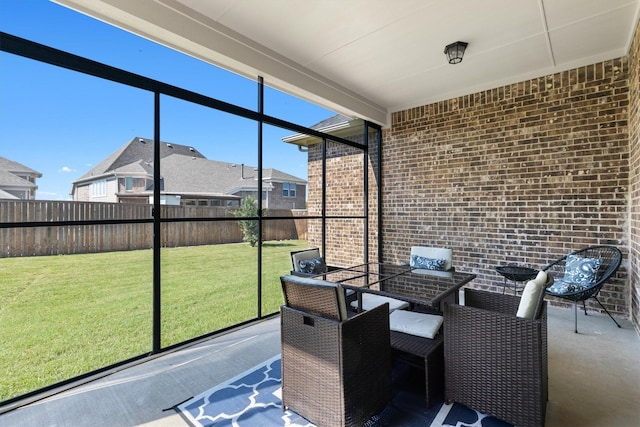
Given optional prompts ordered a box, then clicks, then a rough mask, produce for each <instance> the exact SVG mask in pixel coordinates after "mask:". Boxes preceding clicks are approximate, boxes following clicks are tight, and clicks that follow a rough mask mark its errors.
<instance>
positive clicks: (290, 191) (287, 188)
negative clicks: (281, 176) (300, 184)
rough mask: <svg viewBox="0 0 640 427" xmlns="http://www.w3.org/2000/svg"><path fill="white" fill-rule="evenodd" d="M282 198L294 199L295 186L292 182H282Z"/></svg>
mask: <svg viewBox="0 0 640 427" xmlns="http://www.w3.org/2000/svg"><path fill="white" fill-rule="evenodd" d="M282 197H296V184H295V183H293V182H283V183H282Z"/></svg>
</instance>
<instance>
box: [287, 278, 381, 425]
mask: <svg viewBox="0 0 640 427" xmlns="http://www.w3.org/2000/svg"><path fill="white" fill-rule="evenodd" d="M280 280H281V282H282V289H283V292H284V296H285V305H284V306H282V307H281V310H280V314H281V328H282V330H281V340H282V406H283V408H289V409H291V410H293V411H295V412H297V413H298V414H299V415H301V416H303V417H304V418H306V419H307V420H309V421H310V422H312V423H314V424H316V425H318V426H322V427H324V426H362V425H363V424H364V423H365V422H366V421H367V420H369V419H370V418H371V417H372V416H373V415H375V414H376V413H378V412H380V411H381V410H382V409H384V407H385V406H386V405H387V404H388V403H389V402H390V401H391V367H392V359H391V345H390V334H389V308H388V306H387V305H386V304H384V305H381V306H379V307H376V308H374V309H371V310H368V311H366V312H363V313H359V314H356V315H353V314H352V317H348V311H347V308H346V304H345V301H344V290H343V289H342V287H341V286H340V285H337V284H335V283H331V282H325V281H321V280H315V279H309V278H305V277H300V276H293V275H288V276H283V277H281V278H280Z"/></svg>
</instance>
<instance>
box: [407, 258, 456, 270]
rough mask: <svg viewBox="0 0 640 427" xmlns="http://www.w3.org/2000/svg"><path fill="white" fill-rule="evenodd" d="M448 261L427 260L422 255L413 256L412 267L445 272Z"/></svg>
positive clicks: (441, 259)
mask: <svg viewBox="0 0 640 427" xmlns="http://www.w3.org/2000/svg"><path fill="white" fill-rule="evenodd" d="M446 262H447V260H446V259H444V258H427V257H423V256H420V255H411V267H414V268H422V269H424V270H439V271H442V270H444V266H445V264H446Z"/></svg>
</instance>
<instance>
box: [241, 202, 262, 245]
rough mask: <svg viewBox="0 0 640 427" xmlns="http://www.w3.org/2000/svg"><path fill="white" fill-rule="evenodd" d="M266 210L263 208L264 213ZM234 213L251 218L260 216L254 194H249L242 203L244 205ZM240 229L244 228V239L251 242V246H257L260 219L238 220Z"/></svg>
mask: <svg viewBox="0 0 640 427" xmlns="http://www.w3.org/2000/svg"><path fill="white" fill-rule="evenodd" d="M264 212H265V210H264V209H263V210H262V214H263V215H264ZM234 215H235V216H236V217H238V218H250V217H257V216H258V202H257V201H256V199H255V198H254V197H252V196H247V197H245V199H244V202H243V203H242V207H241V208H240V209H238V210H237V211H236V212H235V213H234ZM238 223H239V224H240V229H241V230H242V234H243V236H244V237H243V239H242V240H244V241H245V242H249V244H250V245H251V246H255V245H256V243H258V221H257V220H255V219H243V220H240V221H238Z"/></svg>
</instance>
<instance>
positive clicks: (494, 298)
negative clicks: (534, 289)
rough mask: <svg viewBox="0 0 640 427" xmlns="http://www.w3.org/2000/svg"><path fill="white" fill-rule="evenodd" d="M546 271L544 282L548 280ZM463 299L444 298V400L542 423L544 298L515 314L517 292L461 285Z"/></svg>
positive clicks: (528, 426) (524, 424)
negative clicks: (453, 301)
mask: <svg viewBox="0 0 640 427" xmlns="http://www.w3.org/2000/svg"><path fill="white" fill-rule="evenodd" d="M552 283H553V277H552V276H551V275H548V277H547V281H546V283H544V286H545V287H548V286H551V284H552ZM464 295H465V298H464V302H465V305H464V306H462V305H457V304H445V310H444V323H443V325H444V364H445V400H446V401H447V402H458V403H461V404H463V405H465V406H467V407H469V408H473V409H475V410H477V411H480V412H482V413H485V414H487V415H491V416H493V417H496V418H498V419H501V420H503V421H506V422H508V423H511V424H515V425H517V426H518V427H541V426H543V425H544V421H545V414H546V408H547V396H548V368H547V303H546V301H544V295H545V293H544V291H540V292H539V294H538V296H537V298H536V299H535V308H534V309H533V310H532V311H533V316H532V318H523V317H517V316H516V313H518V308H519V306H520V301H521V297H519V296H515V295H504V294H499V293H494V292H486V291H481V290H474V289H465V290H464Z"/></svg>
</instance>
